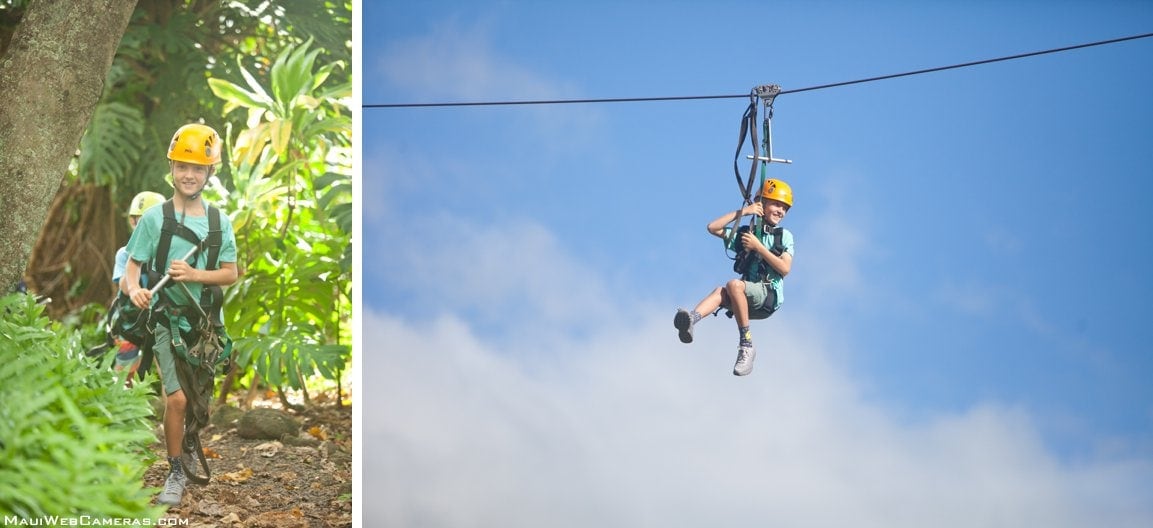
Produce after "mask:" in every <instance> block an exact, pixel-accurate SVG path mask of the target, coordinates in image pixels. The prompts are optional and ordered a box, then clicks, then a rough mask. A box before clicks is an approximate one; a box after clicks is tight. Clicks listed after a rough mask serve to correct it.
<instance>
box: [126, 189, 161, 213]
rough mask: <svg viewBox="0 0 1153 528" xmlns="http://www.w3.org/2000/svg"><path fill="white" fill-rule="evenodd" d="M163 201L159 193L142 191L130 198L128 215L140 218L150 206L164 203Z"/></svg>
mask: <svg viewBox="0 0 1153 528" xmlns="http://www.w3.org/2000/svg"><path fill="white" fill-rule="evenodd" d="M164 200H165V198H164V195H162V194H160V193H154V192H152V191H144V192H142V193H140V194H137V195H136V196H134V197H133V198H132V204H131V205H129V206H128V215H129V216H140V215H142V214H144V211H147V210H148V209H149V208H151V207H152V206H154V205H160V204H162V203H164Z"/></svg>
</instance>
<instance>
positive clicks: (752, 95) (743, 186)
mask: <svg viewBox="0 0 1153 528" xmlns="http://www.w3.org/2000/svg"><path fill="white" fill-rule="evenodd" d="M780 93H781V87H780V86H778V85H776V84H766V85H761V86H757V87H755V88H753V89H752V91H751V92H749V106H748V107H747V108H746V109H745V113H744V115H743V116H742V117H741V132H740V136H739V137H738V139H737V151H736V153H735V154H734V155H733V173H734V174H735V175H736V177H737V187H738V188H739V189H740V191H741V197H742V198H743V199H744V201H743V202H742V203H741V206H740V207H738V208H737V214H736V215H735V218H734V219H733V222H732V227H731V228H729V229H728V236H727V237H726V238H725V254H726V256H728V254H729V251H730V248H731V247H734V244H733V243H734V241H737V240H739V239H740V236H741V234H743V233H746V232H749V231H752V232H753V233H754V234H755V235H757V236H758V237H759V236H760V235H761V234H762V233H763V232H764V228H765V226H764V219H763V218H762V217H760V216H756V215H753V216H752V217H750V219H749V223H748V225H746V226H742V225H741V214H740V211H741V210H742V209H744V207H745V206H747V205H750V204H752V203H753V189H754V186H753V183H754V182H755V181H756V179H757V172H758V170H757V169H758V168H759V169H760V171H759V172H760V185H758V186H756V187H755V188H757V189H760V188H762V187H764V184H765V177H766V173H767V172H768V165H769V164H770V163H786V164H791V163H792V160H788V159H781V158H774V157H773V103H774V101H775V100H776V98H777V95H779V94H780ZM758 103H760V104H761V105H762V106H764V117H763V121H762V123H761V129H762V133H763V137H762V138H760V141H758V136H757V104H758ZM746 137H747V138H748V139H749V144H750V145H751V147H752V149H753V154H748V155H746V156H745V159H748V160H751V163H750V165H749V173H748V178H747V179H746V178H742V177H741V169H740V160H741V152H742V150H743V149H744V147H745V138H746ZM758 149H759V151H758ZM769 227H770V228H772V230H773V239H774V240H773V247H771V248H770V251H773V252H774V253H777V251H779V248H780V246H781V240H780V239H781V236H782V235H781V229H780V228H778V227H777V226H775V225H770V226H769ZM735 253H736V254H735V255H732V256H729V258H730V259H731V260H733V271H735V272H737V273H739V274H741V275H742V276H743V275H744V274H745V273H746V272H747V271H748V267H749V265H750V264H751V262H752V261H754V260H755V258H753V257H752V255H750V254H749V252H748V251H747V250H745V249H744V248H743V247H738V249H737V250H735ZM778 254H779V253H778Z"/></svg>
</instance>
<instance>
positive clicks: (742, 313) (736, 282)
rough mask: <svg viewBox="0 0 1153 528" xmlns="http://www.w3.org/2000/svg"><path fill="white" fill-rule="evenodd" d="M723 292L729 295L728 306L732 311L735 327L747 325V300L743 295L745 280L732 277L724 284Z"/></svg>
mask: <svg viewBox="0 0 1153 528" xmlns="http://www.w3.org/2000/svg"><path fill="white" fill-rule="evenodd" d="M725 292H726V293H728V297H729V308H730V309H731V310H732V311H733V318H734V319H736V320H737V327H739V328H745V327H747V326H749V300H748V298H746V297H745V281H743V280H740V279H733V280H731V281H729V282H728V283H727V284H725Z"/></svg>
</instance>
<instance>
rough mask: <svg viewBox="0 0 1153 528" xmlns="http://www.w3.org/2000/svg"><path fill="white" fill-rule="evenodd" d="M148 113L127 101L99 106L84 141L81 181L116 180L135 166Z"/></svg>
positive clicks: (105, 181)
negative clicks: (145, 115) (145, 114)
mask: <svg viewBox="0 0 1153 528" xmlns="http://www.w3.org/2000/svg"><path fill="white" fill-rule="evenodd" d="M143 134H144V115H143V114H142V113H141V112H140V110H139V109H138V108H136V107H132V106H129V105H127V104H124V103H116V102H105V103H102V104H99V105H97V106H96V108H95V110H93V113H92V120H91V121H90V122H89V124H88V129H87V131H86V132H85V133H84V138H83V139H82V140H81V141H80V157H79V159H78V160H77V164H78V166H77V174H78V175H79V178H80V181H81V182H86V183H95V184H98V185H110V184H113V185H114V184H116V183H117V182H118V181H121V180H122V179H123V178H124V176H125V175H127V174H130V173H131V172H132V171H133V170H134V165H135V164H136V163H137V153H138V152H139V151H140V147H139V145H140V143H141V142H142V141H143Z"/></svg>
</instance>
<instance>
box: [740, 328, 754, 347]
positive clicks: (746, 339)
mask: <svg viewBox="0 0 1153 528" xmlns="http://www.w3.org/2000/svg"><path fill="white" fill-rule="evenodd" d="M737 331H739V332H740V333H741V344H742V345H751V344H753V334H752V332H750V331H749V327H747V326H742V327H740V328H738V329H737Z"/></svg>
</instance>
